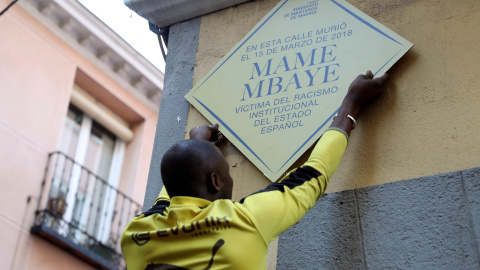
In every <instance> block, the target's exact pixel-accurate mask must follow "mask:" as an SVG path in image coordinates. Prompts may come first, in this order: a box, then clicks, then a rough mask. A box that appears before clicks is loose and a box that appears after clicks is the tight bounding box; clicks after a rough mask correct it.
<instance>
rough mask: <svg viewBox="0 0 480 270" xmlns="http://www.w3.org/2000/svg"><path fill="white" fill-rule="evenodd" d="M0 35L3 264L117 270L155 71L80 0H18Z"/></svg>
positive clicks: (143, 161) (145, 159)
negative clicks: (121, 235)
mask: <svg viewBox="0 0 480 270" xmlns="http://www.w3.org/2000/svg"><path fill="white" fill-rule="evenodd" d="M10 2H11V1H9V0H1V1H0V6H1V7H2V9H3V7H6V6H7V5H8V4H9V3H10ZM0 35H1V40H2V41H1V42H0V81H1V83H0V138H1V139H0V164H1V165H0V175H1V176H0V178H1V179H2V183H3V188H2V189H1V190H0V198H1V199H0V201H1V203H0V238H1V239H2V243H1V244H0V254H1V255H0V258H1V259H0V261H1V262H2V269H94V268H97V269H98V268H103V269H117V268H122V267H123V265H124V262H123V258H122V257H121V251H120V248H119V237H120V233H121V231H122V229H123V227H124V226H125V224H126V222H127V221H128V220H129V219H130V218H132V217H133V216H134V215H135V214H137V213H138V212H139V211H140V210H141V205H142V201H143V197H144V192H145V187H146V182H147V178H148V170H149V164H150V157H151V152H152V146H153V142H154V136H155V126H156V124H157V115H158V109H159V104H160V98H161V95H162V90H163V73H162V72H160V71H159V70H158V69H157V68H155V67H154V66H153V65H152V64H151V63H150V62H148V61H147V60H146V59H145V58H143V57H142V56H141V55H140V54H139V53H138V52H136V51H135V50H134V49H133V48H132V47H130V46H129V45H128V44H127V43H126V42H125V41H124V40H123V39H121V38H120V37H119V36H117V35H116V34H115V33H114V32H113V31H112V30H111V29H109V28H108V27H107V26H106V25H104V24H103V23H102V22H101V21H100V20H99V19H98V18H96V17H95V16H94V15H93V14H91V13H90V12H89V11H88V10H87V9H86V8H84V7H83V6H82V5H81V4H79V3H78V2H77V1H63V0H62V1H56V0H54V1H42V0H27V1H19V2H18V3H17V4H16V5H14V6H13V7H12V8H10V9H9V10H8V11H7V12H5V13H4V14H3V15H2V16H1V17H0Z"/></svg>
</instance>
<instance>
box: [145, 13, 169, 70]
mask: <svg viewBox="0 0 480 270" xmlns="http://www.w3.org/2000/svg"><path fill="white" fill-rule="evenodd" d="M148 25H149V27H150V31H152V32H153V33H155V34H156V35H157V37H158V43H159V44H160V49H161V50H162V55H163V60H165V61H166V58H167V54H166V52H165V48H163V43H165V47H166V48H167V49H168V34H169V31H170V26H169V25H168V26H164V27H160V28H158V27H156V26H155V25H154V24H152V23H151V22H149V23H148ZM162 40H163V43H162Z"/></svg>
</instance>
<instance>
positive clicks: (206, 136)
mask: <svg viewBox="0 0 480 270" xmlns="http://www.w3.org/2000/svg"><path fill="white" fill-rule="evenodd" d="M218 126H219V125H218V123H217V124H213V125H211V126H209V125H203V126H199V127H194V128H192V129H191V130H190V139H197V140H207V141H211V142H219V141H221V140H222V139H223V134H222V133H221V132H220V131H219V130H218Z"/></svg>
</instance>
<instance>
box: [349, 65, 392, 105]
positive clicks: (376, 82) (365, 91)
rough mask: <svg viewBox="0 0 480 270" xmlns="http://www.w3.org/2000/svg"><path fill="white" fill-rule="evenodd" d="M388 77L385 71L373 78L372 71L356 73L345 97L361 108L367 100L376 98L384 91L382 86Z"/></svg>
mask: <svg viewBox="0 0 480 270" xmlns="http://www.w3.org/2000/svg"><path fill="white" fill-rule="evenodd" d="M389 79H390V76H389V75H388V74H387V73H385V74H383V76H381V77H379V78H375V79H373V73H372V71H370V70H369V71H367V74H365V75H363V74H361V75H358V76H357V78H355V80H354V81H353V82H352V83H351V84H350V87H349V88H348V93H347V95H346V96H345V99H349V100H350V101H351V102H353V103H355V105H357V106H358V107H359V108H363V107H364V106H365V105H367V104H368V103H369V102H371V101H373V100H375V99H377V98H378V97H379V96H381V95H382V94H383V93H384V92H385V88H384V87H383V86H384V85H385V84H386V83H387V82H388V80H389Z"/></svg>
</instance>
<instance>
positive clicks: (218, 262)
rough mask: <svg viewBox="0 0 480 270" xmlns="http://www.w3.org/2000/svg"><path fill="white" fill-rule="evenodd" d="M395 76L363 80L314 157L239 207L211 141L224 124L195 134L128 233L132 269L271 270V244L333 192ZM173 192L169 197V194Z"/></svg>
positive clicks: (169, 162)
mask: <svg viewBox="0 0 480 270" xmlns="http://www.w3.org/2000/svg"><path fill="white" fill-rule="evenodd" d="M387 81H388V75H383V76H382V77H379V78H376V79H373V74H372V72H370V71H368V72H367V74H366V75H359V76H358V77H357V78H356V79H355V80H354V81H353V82H352V84H351V85H350V88H349V90H348V93H347V95H346V96H345V99H344V100H343V103H342V105H341V106H340V109H339V111H338V114H337V117H335V118H334V120H333V122H332V124H331V126H330V128H329V129H328V130H327V131H326V132H325V133H324V134H323V135H322V137H321V138H320V140H319V141H318V142H317V144H316V145H315V147H314V149H313V151H312V153H311V155H310V157H309V159H308V160H307V162H305V164H303V165H302V166H300V167H298V168H296V169H294V170H292V171H290V172H289V173H288V174H287V175H286V176H285V177H284V178H283V179H282V180H281V181H280V182H278V183H273V184H271V185H269V186H268V187H267V188H265V189H263V190H260V191H258V192H256V193H253V194H251V195H249V196H247V197H245V198H243V199H242V200H240V201H239V202H234V201H232V188H233V180H232V178H231V176H230V174H229V165H228V163H227V161H226V160H225V158H224V157H223V156H222V154H221V152H220V151H219V150H218V148H216V147H215V146H214V145H213V144H212V143H210V142H209V140H212V139H217V136H218V125H213V126H206V125H205V126H202V127H198V128H194V129H192V130H191V131H190V138H191V139H190V140H185V141H182V142H179V143H177V144H175V145H174V146H173V147H171V148H170V149H169V150H168V151H167V152H166V153H165V155H164V156H163V159H162V164H161V174H162V180H163V183H164V188H163V189H162V191H161V192H160V195H159V196H158V198H157V200H156V201H155V204H154V205H153V206H152V208H150V209H149V210H148V211H146V212H143V213H142V214H140V215H138V216H136V217H135V218H133V219H132V220H131V221H130V222H129V224H128V225H127V227H126V228H125V231H124V233H123V235H122V241H121V245H122V251H123V254H124V257H125V260H126V262H127V268H128V269H129V270H135V269H265V267H266V258H267V248H268V245H269V243H270V242H271V241H272V240H274V239H275V238H276V237H277V236H278V235H279V234H280V233H282V232H283V231H285V230H286V229H288V228H289V227H290V226H292V225H294V224H295V223H297V222H298V221H299V220H300V219H301V218H302V217H303V215H305V213H306V212H307V211H308V210H310V209H311V208H312V207H313V206H314V204H315V202H316V201H317V200H318V199H319V198H320V196H322V194H323V192H324V191H325V189H326V187H327V184H328V180H329V179H330V177H331V176H332V175H333V173H334V172H335V170H336V168H337V166H338V164H339V162H340V159H341V158H342V156H343V153H344V151H345V149H346V147H347V140H348V136H349V135H350V131H351V130H352V129H353V128H354V127H355V124H356V120H355V119H356V118H357V116H358V113H359V111H360V109H361V108H362V107H364V106H365V105H366V104H367V103H369V102H370V101H372V100H374V99H376V98H377V97H378V96H380V95H381V94H382V93H383V91H384V90H383V85H384V84H385V83H386V82H387ZM167 191H168V193H167Z"/></svg>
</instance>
